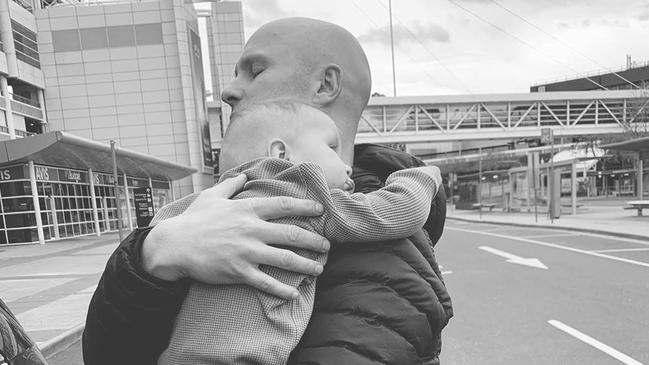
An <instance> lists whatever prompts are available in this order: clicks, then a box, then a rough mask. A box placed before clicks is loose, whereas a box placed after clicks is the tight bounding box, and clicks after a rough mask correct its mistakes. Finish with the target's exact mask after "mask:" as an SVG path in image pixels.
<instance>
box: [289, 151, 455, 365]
mask: <svg viewBox="0 0 649 365" xmlns="http://www.w3.org/2000/svg"><path fill="white" fill-rule="evenodd" d="M422 164H423V163H422V162H421V161H419V160H418V159H416V158H414V157H412V156H411V155H408V154H406V153H403V152H399V151H395V150H392V149H388V148H385V147H381V146H376V145H360V146H357V147H356V151H355V165H356V167H354V173H355V176H354V180H355V181H356V184H357V185H356V187H357V191H361V192H368V191H372V190H376V189H377V188H379V187H381V186H382V181H383V180H384V179H385V178H386V177H387V176H388V175H389V174H390V173H392V172H393V171H396V170H399V169H403V168H408V167H414V166H420V165H422ZM433 204H434V206H433V207H432V209H431V215H430V216H429V219H428V221H427V223H426V226H425V230H422V231H421V232H420V233H418V234H416V235H414V236H412V237H410V238H408V239H401V240H394V241H386V242H380V243H370V244H355V245H354V244H348V245H340V246H336V247H334V248H332V250H331V252H330V254H329V260H328V262H327V265H326V266H325V270H324V273H323V274H322V275H321V276H320V277H319V278H318V284H317V290H316V299H315V308H314V311H313V316H312V317H311V321H310V322H309V326H308V327H307V330H306V333H305V334H304V336H303V337H302V341H301V342H300V344H299V345H298V347H297V348H296V349H295V350H294V351H293V354H292V356H291V360H290V361H289V363H290V364H323V365H324V364H332V365H343V364H354V365H362V364H394V365H410V364H413V365H414V364H426V365H428V364H439V353H440V350H441V331H442V329H443V328H444V326H446V324H447V322H448V320H449V319H450V318H451V316H452V315H453V310H452V307H451V299H450V297H449V295H448V292H447V291H446V287H445V286H444V282H443V280H442V276H441V274H440V271H439V267H438V265H437V262H436V261H435V256H434V253H433V244H432V242H437V240H438V239H439V237H440V235H441V233H442V229H443V225H444V220H445V196H444V191H443V188H442V189H440V193H439V194H438V196H437V198H436V199H435V201H434V203H433ZM429 235H430V237H431V238H433V241H432V242H431V241H430V240H429V238H428V236H429Z"/></svg>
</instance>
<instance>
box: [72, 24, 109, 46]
mask: <svg viewBox="0 0 649 365" xmlns="http://www.w3.org/2000/svg"><path fill="white" fill-rule="evenodd" d="M79 31H80V32H81V48H82V49H84V50H86V49H99V48H108V36H107V35H106V27H100V28H82V29H79Z"/></svg>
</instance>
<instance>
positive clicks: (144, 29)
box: [135, 23, 162, 46]
mask: <svg viewBox="0 0 649 365" xmlns="http://www.w3.org/2000/svg"><path fill="white" fill-rule="evenodd" d="M135 38H136V39H137V44H138V45H140V46H142V45H146V44H162V24H160V23H154V24H136V25H135Z"/></svg>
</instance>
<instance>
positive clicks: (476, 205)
mask: <svg viewBox="0 0 649 365" xmlns="http://www.w3.org/2000/svg"><path fill="white" fill-rule="evenodd" d="M495 207H496V204H494V203H482V204H480V203H473V205H471V208H472V209H480V211H482V208H489V211H490V212H493V210H494V208H495Z"/></svg>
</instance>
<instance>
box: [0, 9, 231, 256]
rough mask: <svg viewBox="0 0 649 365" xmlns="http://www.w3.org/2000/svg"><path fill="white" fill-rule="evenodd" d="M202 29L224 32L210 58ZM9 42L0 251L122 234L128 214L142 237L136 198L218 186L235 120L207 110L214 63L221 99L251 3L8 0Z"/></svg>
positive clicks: (1, 13)
mask: <svg viewBox="0 0 649 365" xmlns="http://www.w3.org/2000/svg"><path fill="white" fill-rule="evenodd" d="M200 17H205V18H207V19H206V23H207V25H208V30H209V32H220V34H209V36H210V37H209V38H210V39H209V42H208V44H209V45H210V48H211V49H209V50H204V49H203V48H202V47H201V37H200V31H199V21H200ZM0 35H1V38H0V41H1V42H0V87H1V89H0V91H1V93H2V97H0V110H2V113H0V114H1V115H2V117H1V118H0V178H1V181H0V187H1V189H0V196H1V199H0V213H1V214H2V221H1V222H0V224H1V225H2V226H1V227H0V244H15V243H36V242H40V243H43V242H45V241H50V240H56V239H60V238H64V237H74V236H80V235H88V234H101V233H102V232H107V231H114V230H116V228H117V207H118V206H120V207H121V213H122V214H121V216H122V226H123V227H125V228H133V227H134V226H135V221H136V219H135V207H134V205H135V202H134V200H133V193H134V189H136V188H139V187H149V188H150V190H151V192H152V200H153V207H154V209H157V208H159V207H160V206H162V205H164V204H166V203H168V202H170V201H172V200H174V199H177V198H180V197H182V196H185V195H187V194H190V193H193V192H197V191H200V190H202V189H205V188H207V187H210V186H212V185H213V183H214V167H215V162H216V161H215V160H214V158H213V151H212V148H213V145H217V146H220V140H221V138H222V132H223V127H222V126H221V123H222V120H223V119H224V117H223V116H222V113H227V110H224V108H223V107H222V105H221V104H220V102H215V103H212V107H211V108H210V111H209V112H208V108H207V105H206V86H205V80H204V74H205V69H204V68H203V67H204V66H203V52H208V51H209V52H210V60H211V62H210V63H208V64H207V65H206V67H210V68H211V74H212V88H213V89H214V93H216V95H218V94H219V90H220V86H219V83H220V82H223V79H224V78H223V77H221V76H220V71H221V70H222V69H227V72H226V74H228V75H230V74H231V72H230V71H231V68H232V67H233V66H232V63H233V62H234V61H233V57H234V56H233V54H234V53H237V55H238V52H239V51H240V49H241V47H242V45H243V25H242V16H241V4H240V3H237V2H220V1H217V2H213V3H211V10H210V11H207V12H202V13H201V11H197V10H196V9H195V8H194V5H193V4H192V3H191V2H186V1H183V0H141V1H130V0H127V1H110V0H108V1H99V2H97V1H85V0H57V1H52V0H0ZM221 53H223V54H221ZM234 59H235V61H236V58H234ZM222 63H223V64H222ZM228 77H231V76H228ZM225 79H226V80H227V77H226V78H225ZM225 119H226V120H227V116H226V118H225ZM211 132H212V133H213V134H212V133H211ZM111 140H112V141H115V142H116V144H117V146H118V148H117V160H118V167H119V171H118V175H119V178H118V185H119V188H118V189H117V190H118V191H117V192H116V191H115V187H114V182H115V181H114V178H113V175H112V162H111V160H110V147H109V142H110V141H111Z"/></svg>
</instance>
